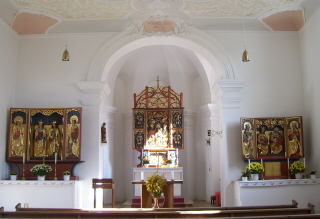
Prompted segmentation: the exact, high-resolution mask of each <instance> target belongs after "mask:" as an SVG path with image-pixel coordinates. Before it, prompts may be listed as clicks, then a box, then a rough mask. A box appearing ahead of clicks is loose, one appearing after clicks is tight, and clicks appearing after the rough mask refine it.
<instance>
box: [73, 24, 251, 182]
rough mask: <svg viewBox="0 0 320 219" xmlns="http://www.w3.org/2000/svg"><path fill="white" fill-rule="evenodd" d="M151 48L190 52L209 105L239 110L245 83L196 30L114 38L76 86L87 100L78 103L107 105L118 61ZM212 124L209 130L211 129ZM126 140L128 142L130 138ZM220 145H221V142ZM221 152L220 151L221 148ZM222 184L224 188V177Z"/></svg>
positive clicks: (210, 40)
mask: <svg viewBox="0 0 320 219" xmlns="http://www.w3.org/2000/svg"><path fill="white" fill-rule="evenodd" d="M150 45H169V46H171V45H172V46H178V47H181V48H185V49H188V50H190V51H192V52H193V56H194V57H196V58H197V60H198V62H199V63H201V64H200V65H199V66H198V67H199V68H201V69H202V70H201V71H199V74H200V75H201V79H202V83H203V85H204V86H205V91H206V93H207V95H209V98H208V99H209V100H210V101H209V102H208V104H212V103H215V104H217V108H218V109H222V108H225V107H227V108H230V107H231V108H234V107H238V105H239V102H240V99H241V98H240V97H239V94H238V93H239V91H240V90H241V89H242V87H243V85H244V83H245V82H244V81H242V80H238V79H237V78H238V76H237V75H236V73H235V72H234V69H233V67H232V65H231V62H230V60H229V59H228V57H227V55H226V52H225V50H224V49H223V48H222V46H221V45H220V43H218V42H217V41H216V40H215V39H214V38H212V37H211V36H209V35H207V34H206V33H203V32H201V31H197V30H195V29H193V31H192V32H189V33H188V34H181V35H178V36H168V37H164V36H161V37H156V36H153V37H142V36H141V35H139V34H137V33H132V32H131V33H130V32H128V31H123V32H121V33H119V34H117V35H115V36H114V37H112V38H111V39H109V40H108V41H107V42H106V43H105V44H104V45H103V46H102V47H101V49H100V50H99V51H98V52H97V53H96V55H95V57H94V59H93V61H92V63H91V66H90V69H89V72H88V75H87V81H84V82H79V83H78V86H79V88H80V89H81V90H82V91H83V92H84V93H87V94H88V98H83V99H82V100H81V101H82V103H83V104H84V105H97V104H100V106H104V104H106V105H108V103H105V99H106V96H107V95H108V94H109V93H110V88H109V86H110V87H113V86H114V83H115V80H116V77H117V74H118V73H119V71H118V70H119V60H121V58H122V57H124V56H125V55H126V54H128V53H129V52H131V51H134V50H136V49H139V48H141V47H144V46H150ZM92 94H96V95H92ZM223 94H226V95H223ZM89 95H90V96H89ZM106 105H105V106H106ZM109 106H112V105H109ZM209 108H210V107H209ZM207 113H209V115H208V118H210V119H211V123H212V124H214V126H216V124H220V126H221V124H223V122H222V121H221V117H216V116H215V115H213V114H216V113H217V112H216V111H214V112H213V111H210V110H209V111H207ZM212 118H213V119H212ZM212 124H211V125H210V124H209V126H211V127H212V126H213V125H212ZM207 126H208V124H207ZM128 138H129V139H130V135H129V136H128ZM221 142H222V144H223V141H221ZM220 148H222V150H223V147H222V146H221V147H220ZM221 153H223V152H220V154H221ZM221 166H223V165H221ZM222 175H223V174H222ZM221 183H222V184H223V177H222V178H221ZM208 184H210V181H209V182H208Z"/></svg>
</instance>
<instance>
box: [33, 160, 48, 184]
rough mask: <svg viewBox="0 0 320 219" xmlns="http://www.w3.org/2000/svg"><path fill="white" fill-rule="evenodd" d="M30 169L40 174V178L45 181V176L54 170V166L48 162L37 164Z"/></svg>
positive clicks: (35, 173) (37, 174)
mask: <svg viewBox="0 0 320 219" xmlns="http://www.w3.org/2000/svg"><path fill="white" fill-rule="evenodd" d="M30 171H31V172H32V173H33V174H34V175H36V176H38V180H40V181H43V180H44V179H45V176H46V175H48V174H49V173H50V172H51V171H52V168H51V167H50V166H49V165H47V164H37V165H34V166H33V167H32V168H31V169H30Z"/></svg>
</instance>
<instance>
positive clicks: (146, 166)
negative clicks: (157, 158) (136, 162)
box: [142, 160, 150, 168]
mask: <svg viewBox="0 0 320 219" xmlns="http://www.w3.org/2000/svg"><path fill="white" fill-rule="evenodd" d="M142 163H143V166H144V167H145V168H148V167H149V164H150V162H149V160H143V161H142Z"/></svg>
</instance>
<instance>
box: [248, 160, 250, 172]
mask: <svg viewBox="0 0 320 219" xmlns="http://www.w3.org/2000/svg"><path fill="white" fill-rule="evenodd" d="M248 161H249V170H250V159H248Z"/></svg>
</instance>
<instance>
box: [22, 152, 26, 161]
mask: <svg viewBox="0 0 320 219" xmlns="http://www.w3.org/2000/svg"><path fill="white" fill-rule="evenodd" d="M22 162H23V164H25V162H26V158H25V154H24V153H23V155H22Z"/></svg>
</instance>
